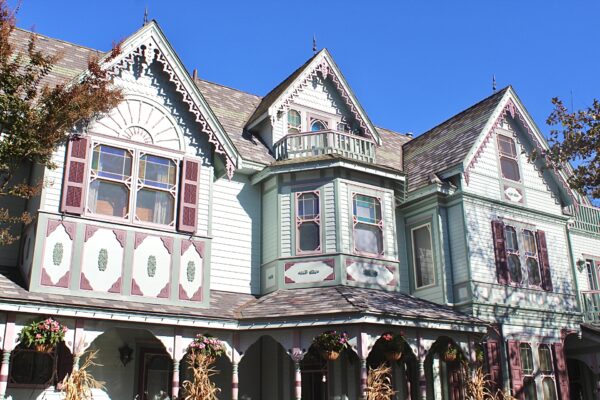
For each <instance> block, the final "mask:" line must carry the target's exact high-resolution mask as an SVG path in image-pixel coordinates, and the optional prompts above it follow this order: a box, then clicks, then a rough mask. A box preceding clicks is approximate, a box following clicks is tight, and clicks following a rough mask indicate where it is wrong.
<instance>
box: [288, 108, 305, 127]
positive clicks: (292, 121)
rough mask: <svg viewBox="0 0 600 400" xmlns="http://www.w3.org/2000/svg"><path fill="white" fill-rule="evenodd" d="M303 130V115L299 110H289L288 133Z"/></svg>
mask: <svg viewBox="0 0 600 400" xmlns="http://www.w3.org/2000/svg"><path fill="white" fill-rule="evenodd" d="M301 130H302V116H301V115H300V112H299V111H296V110H289V111H288V133H300V131H301Z"/></svg>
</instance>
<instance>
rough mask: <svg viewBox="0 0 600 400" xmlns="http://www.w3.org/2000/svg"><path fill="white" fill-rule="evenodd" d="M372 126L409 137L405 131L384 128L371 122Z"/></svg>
mask: <svg viewBox="0 0 600 400" xmlns="http://www.w3.org/2000/svg"><path fill="white" fill-rule="evenodd" d="M373 126H375V129H385V130H386V131H388V132H394V133H397V134H398V135H402V136H405V137H408V138H409V137H410V136H409V135H408V134H407V133H402V132H398V131H397V130H394V129H390V128H386V127H385V126H379V125H375V124H373Z"/></svg>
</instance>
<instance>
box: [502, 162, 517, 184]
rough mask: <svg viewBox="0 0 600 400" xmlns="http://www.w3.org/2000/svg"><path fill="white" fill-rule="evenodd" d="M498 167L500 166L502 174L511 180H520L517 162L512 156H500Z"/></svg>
mask: <svg viewBox="0 0 600 400" xmlns="http://www.w3.org/2000/svg"><path fill="white" fill-rule="evenodd" d="M500 168H502V176H503V177H505V178H506V179H510V180H511V181H517V182H518V181H519V180H521V175H520V174H519V164H518V163H517V162H516V161H515V160H513V159H512V158H506V157H500Z"/></svg>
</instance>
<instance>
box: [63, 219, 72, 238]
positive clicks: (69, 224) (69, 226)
mask: <svg viewBox="0 0 600 400" xmlns="http://www.w3.org/2000/svg"><path fill="white" fill-rule="evenodd" d="M62 224H63V226H64V227H65V232H67V235H69V238H70V239H71V240H74V239H75V222H63V223H62Z"/></svg>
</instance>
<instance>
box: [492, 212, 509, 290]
mask: <svg viewBox="0 0 600 400" xmlns="http://www.w3.org/2000/svg"><path fill="white" fill-rule="evenodd" d="M492 234H493V235H494V254H495V255H496V276H497V278H498V283H499V284H501V285H506V284H508V262H507V260H506V243H505V241H504V224H503V223H502V221H492Z"/></svg>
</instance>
